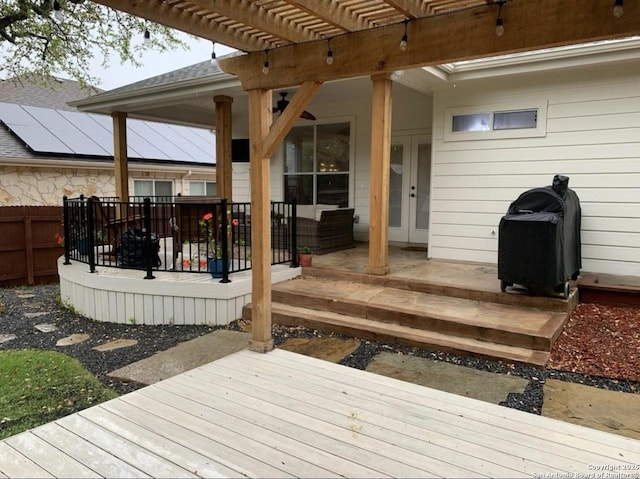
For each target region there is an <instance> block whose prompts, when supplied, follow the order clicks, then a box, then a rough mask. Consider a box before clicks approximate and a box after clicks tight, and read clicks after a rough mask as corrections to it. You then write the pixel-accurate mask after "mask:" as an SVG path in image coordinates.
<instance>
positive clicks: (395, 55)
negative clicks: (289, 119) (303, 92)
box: [97, 0, 640, 90]
mask: <svg viewBox="0 0 640 479" xmlns="http://www.w3.org/2000/svg"><path fill="white" fill-rule="evenodd" d="M97 3H102V4H104V5H108V6H110V7H113V8H116V9H118V10H123V11H126V12H128V13H131V14H134V15H137V16H140V17H143V18H146V19H148V20H151V21H154V22H158V23H162V24H164V25H167V26H169V27H172V28H175V29H178V30H182V31H185V32H188V33H191V34H194V35H197V36H200V37H203V38H207V39H209V40H212V41H214V42H217V43H221V44H225V45H228V46H230V47H233V48H236V49H238V50H240V51H244V52H247V54H246V55H240V56H236V57H227V58H224V59H220V62H219V63H220V66H221V68H222V69H223V70H225V71H227V72H230V73H233V74H236V75H237V76H238V77H239V78H240V81H241V82H242V85H243V88H244V89H245V90H250V89H255V88H274V89H275V88H283V87H289V86H293V85H300V84H302V83H304V82H306V81H330V80H335V79H339V78H352V77H357V76H367V75H373V74H377V73H388V72H392V71H394V70H400V69H407V68H416V67H419V66H428V65H438V64H443V63H450V62H456V61H461V60H469V59H474V58H483V57H488V56H495V55H502V54H509V53H516V52H522V51H530V50H537V49H543V48H551V47H556V46H562V45H571V44H577V43H585V42H591V41H597V40H606V39H613V38H623V37H629V36H633V35H637V34H639V33H640V2H627V4H625V6H624V8H625V13H624V15H622V16H621V17H619V18H618V17H614V15H613V13H612V11H613V6H614V0H593V1H590V2H585V1H584V0H562V1H558V0H506V1H501V0H234V1H213V0H97ZM501 4H504V5H503V8H502V15H501V16H502V18H503V19H504V27H505V33H504V35H503V36H501V37H498V36H497V35H496V33H495V25H496V19H497V16H498V10H499V7H500V5H501ZM405 26H406V30H407V37H408V47H407V49H406V50H404V51H402V50H400V48H399V44H400V40H401V38H402V36H403V34H404V31H405ZM329 47H330V48H331V50H332V53H333V57H334V63H333V65H327V63H326V62H325V59H326V57H327V51H328V49H329ZM267 52H268V54H267ZM267 56H268V61H269V67H270V68H269V74H266V75H260V74H256V72H260V70H261V69H262V66H263V64H264V63H265V61H266V60H267Z"/></svg>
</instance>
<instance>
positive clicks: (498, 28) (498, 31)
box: [496, 0, 505, 37]
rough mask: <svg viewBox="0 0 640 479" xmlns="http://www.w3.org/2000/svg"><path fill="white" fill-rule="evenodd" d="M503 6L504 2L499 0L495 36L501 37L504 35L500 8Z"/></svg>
mask: <svg viewBox="0 0 640 479" xmlns="http://www.w3.org/2000/svg"><path fill="white" fill-rule="evenodd" d="M504 4H505V0H500V1H499V2H498V5H500V6H499V7H498V18H496V35H497V36H499V37H501V36H502V35H504V22H503V21H502V7H503V6H504Z"/></svg>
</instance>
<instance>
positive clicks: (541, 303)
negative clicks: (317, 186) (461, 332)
mask: <svg viewBox="0 0 640 479" xmlns="http://www.w3.org/2000/svg"><path fill="white" fill-rule="evenodd" d="M303 274H304V276H305V277H314V278H324V279H334V280H338V281H355V282H359V283H363V284H375V285H378V286H387V287H390V288H396V289H405V290H409V291H420V292H422V293H429V294H435V295H442V296H451V297H455V298H462V299H471V300H475V301H486V302H491V303H498V304H508V305H512V306H522V307H527V308H538V309H544V310H548V311H558V312H567V313H571V311H573V310H574V309H575V307H576V306H577V304H578V290H577V288H576V286H575V284H572V285H571V292H570V294H569V297H568V298H567V299H564V298H562V297H560V296H531V295H529V294H528V292H527V291H524V290H523V291H519V290H517V289H513V288H509V290H508V292H505V293H503V292H502V291H500V289H499V288H500V286H499V284H500V282H499V281H498V280H497V278H496V282H495V283H496V284H495V288H492V286H490V285H487V286H486V287H485V288H484V289H469V288H464V287H457V286H452V285H450V284H438V283H434V282H429V281H420V280H417V279H415V278H406V277H399V276H388V275H387V276H378V275H371V274H364V273H356V272H353V271H345V270H338V269H331V268H317V267H313V266H312V267H309V268H304V270H303Z"/></svg>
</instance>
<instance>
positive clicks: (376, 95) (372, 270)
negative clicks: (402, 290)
mask: <svg viewBox="0 0 640 479" xmlns="http://www.w3.org/2000/svg"><path fill="white" fill-rule="evenodd" d="M371 81H372V83H373V91H372V94H371V166H370V173H369V175H370V176H369V211H370V212H371V214H370V216H369V265H368V269H367V271H368V273H369V274H376V275H385V274H387V273H389V167H390V161H391V160H390V157H391V150H390V148H391V85H392V82H391V80H390V79H389V75H388V74H380V75H373V76H372V77H371Z"/></svg>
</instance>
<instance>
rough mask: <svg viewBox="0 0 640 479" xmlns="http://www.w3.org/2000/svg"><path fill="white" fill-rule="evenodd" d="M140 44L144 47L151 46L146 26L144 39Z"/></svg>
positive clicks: (149, 34)
mask: <svg viewBox="0 0 640 479" xmlns="http://www.w3.org/2000/svg"><path fill="white" fill-rule="evenodd" d="M142 44H143V45H144V46H145V47H150V46H151V32H150V31H149V30H147V29H146V28H145V29H144V41H143V42H142Z"/></svg>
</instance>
